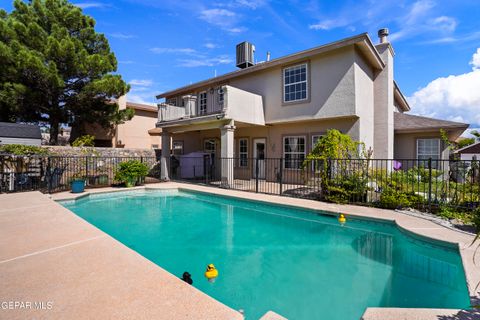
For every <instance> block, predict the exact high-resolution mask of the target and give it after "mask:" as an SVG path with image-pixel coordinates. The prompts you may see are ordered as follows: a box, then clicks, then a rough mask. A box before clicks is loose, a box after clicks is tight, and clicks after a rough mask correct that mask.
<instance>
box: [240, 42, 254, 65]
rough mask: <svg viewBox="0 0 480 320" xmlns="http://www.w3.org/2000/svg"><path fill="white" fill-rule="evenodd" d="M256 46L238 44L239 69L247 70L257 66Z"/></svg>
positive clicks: (244, 43)
mask: <svg viewBox="0 0 480 320" xmlns="http://www.w3.org/2000/svg"><path fill="white" fill-rule="evenodd" d="M254 55H255V46H254V45H253V44H251V43H250V42H247V41H244V42H242V43H239V44H237V67H238V68H240V69H245V68H248V67H251V66H253V65H254V64H255V60H254V59H255V57H254Z"/></svg>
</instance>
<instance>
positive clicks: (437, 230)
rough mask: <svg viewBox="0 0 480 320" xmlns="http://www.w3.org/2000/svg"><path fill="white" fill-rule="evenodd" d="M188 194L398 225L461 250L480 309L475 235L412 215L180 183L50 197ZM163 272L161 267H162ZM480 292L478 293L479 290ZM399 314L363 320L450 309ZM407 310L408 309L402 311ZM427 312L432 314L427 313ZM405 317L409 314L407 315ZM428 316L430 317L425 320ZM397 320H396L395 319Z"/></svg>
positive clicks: (386, 312)
mask: <svg viewBox="0 0 480 320" xmlns="http://www.w3.org/2000/svg"><path fill="white" fill-rule="evenodd" d="M168 189H170V190H175V189H176V190H186V191H194V192H203V193H208V194H215V195H220V196H227V197H235V198H240V199H246V200H250V201H251V200H253V201H259V202H263V203H267V204H272V203H273V204H277V205H278V204H281V205H286V206H289V207H296V208H302V209H308V210H312V209H313V210H318V211H322V212H325V213H332V214H339V213H343V214H345V215H346V216H347V221H348V217H355V218H359V219H371V220H375V221H381V222H389V223H395V224H396V225H397V226H398V227H399V228H400V229H401V230H403V231H405V232H407V233H409V234H411V235H413V236H417V237H420V238H422V239H425V240H428V241H433V242H440V243H443V244H446V245H448V246H455V247H458V249H459V252H460V255H461V258H462V263H463V267H464V272H465V276H466V280H467V286H468V290H469V294H470V301H471V304H472V305H478V301H479V300H480V290H478V288H476V286H477V284H478V283H480V272H479V270H478V266H477V265H475V263H474V259H473V258H474V255H477V260H478V259H479V257H478V254H479V253H478V252H476V250H475V247H476V246H472V245H471V243H472V241H473V239H474V236H473V235H468V234H465V233H462V232H457V231H455V230H452V229H450V228H446V227H444V226H441V225H439V224H436V223H434V222H432V221H430V220H427V219H423V218H421V217H415V216H411V215H406V214H403V213H401V212H397V211H393V210H385V209H378V208H371V207H362V206H354V205H339V204H331V203H325V202H319V201H314V200H306V199H298V198H290V197H281V196H275V195H266V194H257V193H249V192H244V191H235V190H227V189H220V188H214V187H208V186H201V185H193V184H184V183H176V182H166V183H158V184H153V185H147V186H142V187H135V188H130V189H124V188H121V189H120V188H102V189H89V190H87V191H86V192H85V193H83V194H80V195H76V194H71V193H58V194H53V195H49V196H48V197H49V198H51V199H52V200H55V201H63V200H78V199H81V198H83V197H86V196H89V195H90V194H104V193H111V192H126V191H127V192H128V191H134V190H168ZM159 268H160V267H159ZM476 289H477V290H476ZM395 310H399V308H368V309H367V310H366V312H365V314H364V316H363V317H362V319H363V320H373V319H388V317H390V316H391V315H392V314H395V316H394V318H395V319H405V320H407V319H438V317H439V316H441V317H443V316H445V314H446V313H445V312H446V311H445V310H446V309H408V314H407V315H405V314H402V315H401V316H400V314H399V313H398V312H396V313H395ZM400 310H403V311H405V310H407V309H400ZM425 310H427V311H428V312H425ZM459 312H462V313H465V312H468V311H464V310H454V309H448V311H447V313H448V314H453V313H459ZM403 313H405V312H403ZM426 314H428V315H429V316H428V317H426V318H425V316H426ZM392 319H393V318H392Z"/></svg>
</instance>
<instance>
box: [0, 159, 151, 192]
mask: <svg viewBox="0 0 480 320" xmlns="http://www.w3.org/2000/svg"><path fill="white" fill-rule="evenodd" d="M128 160H139V161H141V162H143V163H146V164H147V165H148V167H149V168H150V173H149V176H148V177H147V178H146V179H145V181H144V182H145V183H149V182H158V179H157V178H159V177H160V166H159V164H158V162H157V159H156V158H155V157H94V156H16V155H0V193H10V192H22V191H33V190H38V191H41V192H44V193H53V192H59V191H66V190H70V182H71V181H72V180H73V179H74V178H78V177H81V178H84V179H85V186H86V187H90V188H91V187H105V186H111V185H114V184H116V183H118V181H115V179H114V177H115V171H116V169H117V167H118V165H119V164H120V163H122V162H125V161H128Z"/></svg>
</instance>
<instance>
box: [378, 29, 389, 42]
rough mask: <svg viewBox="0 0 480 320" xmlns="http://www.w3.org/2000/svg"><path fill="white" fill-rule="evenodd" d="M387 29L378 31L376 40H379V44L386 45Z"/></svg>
mask: <svg viewBox="0 0 480 320" xmlns="http://www.w3.org/2000/svg"><path fill="white" fill-rule="evenodd" d="M388 33H389V32H388V28H383V29H380V30H378V38H379V40H380V43H386V42H388V38H387V37H388Z"/></svg>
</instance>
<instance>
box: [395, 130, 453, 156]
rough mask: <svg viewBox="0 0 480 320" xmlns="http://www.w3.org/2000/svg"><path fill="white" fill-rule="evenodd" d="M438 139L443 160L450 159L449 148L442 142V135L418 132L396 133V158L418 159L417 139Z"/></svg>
mask: <svg viewBox="0 0 480 320" xmlns="http://www.w3.org/2000/svg"><path fill="white" fill-rule="evenodd" d="M422 138H438V139H440V149H441V152H442V159H445V160H446V159H448V157H449V150H448V146H446V145H445V143H444V142H443V141H442V140H441V137H440V133H439V132H438V131H437V132H417V133H395V144H394V157H395V159H416V158H417V139H422Z"/></svg>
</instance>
